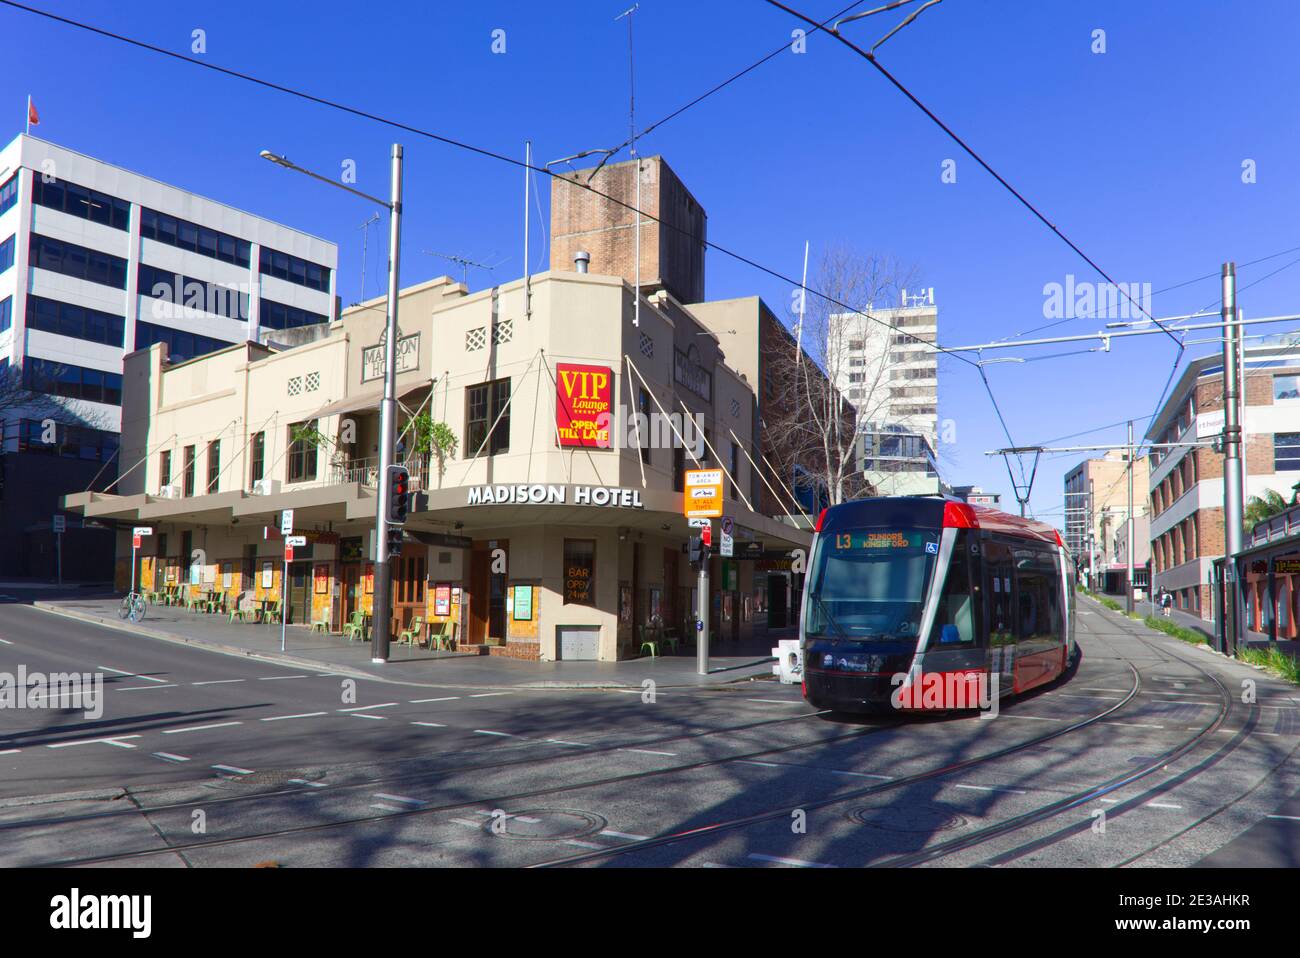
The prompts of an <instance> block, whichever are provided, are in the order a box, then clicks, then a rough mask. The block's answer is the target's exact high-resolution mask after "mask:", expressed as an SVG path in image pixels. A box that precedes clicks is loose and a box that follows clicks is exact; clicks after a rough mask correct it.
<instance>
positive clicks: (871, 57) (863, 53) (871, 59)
mask: <svg viewBox="0 0 1300 958" xmlns="http://www.w3.org/2000/svg"><path fill="white" fill-rule="evenodd" d="M766 2H767V3H769V4H771V5H772V6H774V7H777V8H779V9H781V10H784V11H785V12H786V13H788V14H790V15H791V16H794V17H798V18H799V19H800V20H802V21H804V22H805V23H809V24H811V23H815V22H816V21H814V20H812V19H810V18H809V17H807V16H805V15H804V14H802V13H800V12H799V11H798V10H794V9H792V8H791V7H788V6H786V5H785V4H784V3H781V2H780V0H766ZM918 12H919V11H918ZM830 33H831V36H833V37H834V38H835V39H836V40H839V41H840V43H843V44H844V45H845V46H846V47H848V48H849V49H850V50H852V51H853V52H854V53H856V54H857V55H858V56H860V57H862V58H863V59H864V60H866V61H867V62H868V63H870V64H871V65H872V66H873V67H875V68H876V70H877V71H879V72H880V74H881V76H883V77H884V78H885V79H886V80H888V81H889V82H890V83H891V84H893V85H894V87H895V88H896V89H897V90H898V91H899V92H900V93H902V94H903V95H904V96H905V97H907V98H908V99H909V100H910V101H912V103H913V105H915V106H916V108H917V109H919V110H920V111H921V112H922V113H924V114H925V115H926V116H927V117H929V118H930V120H931V121H932V122H933V123H934V124H935V125H936V126H938V127H939V129H941V130H943V132H944V133H946V134H947V135H948V137H949V139H951V140H952V141H953V142H954V143H956V144H957V145H958V146H959V147H961V148H962V150H964V151H965V152H966V154H967V155H968V156H970V157H971V159H973V160H974V161H975V162H976V163H978V164H979V165H980V166H981V167H983V168H984V171H985V172H987V173H988V174H989V175H990V176H992V177H993V178H994V179H995V180H997V181H998V183H1000V184H1001V185H1002V187H1003V188H1004V189H1005V190H1006V191H1007V192H1008V193H1010V194H1011V195H1012V196H1014V197H1015V198H1016V199H1017V200H1018V201H1019V202H1020V204H1021V205H1022V206H1024V207H1025V209H1027V210H1029V212H1031V213H1032V214H1033V215H1034V216H1035V217H1036V218H1037V219H1038V220H1039V221H1040V222H1042V224H1043V225H1044V226H1046V227H1047V228H1048V229H1050V230H1051V231H1052V232H1053V233H1055V234H1056V236H1057V237H1058V238H1059V239H1060V240H1061V241H1062V242H1063V243H1065V245H1066V246H1068V247H1070V249H1072V250H1074V252H1075V253H1076V254H1078V256H1079V257H1080V258H1081V259H1082V260H1083V261H1084V262H1085V263H1087V264H1088V265H1089V266H1091V267H1092V268H1093V269H1094V270H1096V272H1097V274H1098V275H1100V276H1101V277H1102V278H1103V279H1105V280H1106V282H1108V283H1110V284H1111V285H1112V286H1114V287H1115V288H1116V289H1118V290H1120V291H1121V292H1122V293H1123V294H1124V296H1125V298H1126V299H1128V301H1129V302H1130V303H1132V304H1133V305H1134V306H1136V307H1137V308H1138V309H1139V310H1140V311H1141V312H1142V313H1143V314H1144V315H1145V316H1146V317H1147V318H1148V319H1150V320H1151V321H1152V322H1153V323H1155V324H1156V325H1157V326H1159V327H1160V328H1161V329H1162V330H1164V331H1165V333H1166V334H1167V335H1168V336H1169V338H1170V339H1172V340H1173V341H1174V342H1178V337H1176V336H1175V335H1174V334H1173V333H1172V332H1170V331H1169V329H1168V328H1167V327H1165V326H1164V325H1163V324H1162V323H1161V322H1160V321H1159V320H1157V319H1156V318H1155V317H1154V316H1152V315H1151V313H1150V312H1149V311H1148V310H1147V308H1146V307H1145V306H1143V305H1142V304H1141V303H1139V302H1138V301H1137V300H1136V299H1134V298H1133V296H1132V294H1131V293H1129V292H1128V290H1126V289H1124V287H1122V286H1120V285H1119V284H1118V283H1116V282H1115V281H1114V280H1113V279H1111V278H1110V274H1109V273H1107V272H1106V271H1105V270H1104V269H1102V268H1101V266H1100V265H1099V264H1098V263H1097V261H1096V260H1094V259H1093V258H1092V257H1091V256H1089V255H1088V254H1087V253H1085V252H1084V251H1083V250H1082V249H1081V248H1080V247H1079V246H1078V245H1077V244H1076V243H1075V242H1074V241H1073V240H1071V239H1070V238H1069V237H1068V236H1066V235H1065V234H1064V233H1063V232H1061V230H1060V229H1059V228H1058V227H1057V226H1056V224H1055V223H1053V222H1052V221H1051V220H1049V219H1048V218H1047V217H1046V216H1045V215H1044V214H1043V213H1042V212H1041V211H1040V210H1039V209H1038V207H1036V206H1034V204H1033V203H1031V202H1030V201H1029V200H1028V199H1027V198H1026V197H1025V196H1024V194H1023V193H1021V192H1020V191H1019V190H1017V189H1016V188H1015V187H1014V186H1012V185H1011V183H1009V182H1008V181H1007V179H1006V178H1005V177H1004V176H1002V174H1001V173H999V172H998V171H997V170H995V169H994V168H993V167H992V166H991V165H990V164H989V163H988V161H986V160H985V159H984V158H983V157H982V156H980V155H979V154H978V153H976V152H975V150H974V149H973V148H972V147H971V146H970V144H968V143H967V142H966V141H965V140H963V139H962V138H961V137H960V136H958V135H957V133H956V132H954V131H953V129H952V128H951V127H950V126H948V124H946V123H944V122H943V120H941V119H939V117H938V115H937V114H936V113H935V112H934V111H933V110H931V109H930V108H929V107H928V106H926V105H925V104H924V103H922V102H921V100H920V99H919V98H918V97H917V96H916V94H914V93H913V92H912V91H911V90H909V89H908V88H907V87H906V86H904V85H903V83H902V81H900V80H899V79H898V78H897V77H895V76H894V75H893V74H892V73H890V72H889V70H887V69H885V67H884V66H883V65H882V64H881V63H880V61H879V60H878V59H876V56H875V54H874V53H872V52H868V51H867V50H863V49H862V48H861V47H860V46H858V45H857V44H856V43H854V42H853V41H852V40H849V39H848V38H847V37H845V36H844V35H843V34H841V33H840V32H839V31H838V30H835V29H832V30H831V31H830ZM878 45H879V44H877V46H878ZM873 49H874V47H873Z"/></svg>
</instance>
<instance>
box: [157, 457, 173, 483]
mask: <svg viewBox="0 0 1300 958" xmlns="http://www.w3.org/2000/svg"><path fill="white" fill-rule="evenodd" d="M171 484H172V451H171V450H170V449H164V450H163V451H162V452H160V453H158V488H159V489H162V488H164V487H166V486H170V485H171Z"/></svg>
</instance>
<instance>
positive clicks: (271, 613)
mask: <svg viewBox="0 0 1300 958" xmlns="http://www.w3.org/2000/svg"><path fill="white" fill-rule="evenodd" d="M283 618H284V601H283V600H281V599H276V600H275V605H273V606H271V607H270V608H269V609H267V610H266V614H265V615H264V616H263V617H262V621H263V622H273V623H275V624H276V625H279V624H280V620H281V619H283Z"/></svg>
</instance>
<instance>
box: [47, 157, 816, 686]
mask: <svg viewBox="0 0 1300 958" xmlns="http://www.w3.org/2000/svg"><path fill="white" fill-rule="evenodd" d="M637 167H638V164H637V162H635V161H630V162H628V163H621V164H612V165H610V166H607V167H606V168H605V169H603V170H601V171H600V173H599V174H598V176H597V177H596V179H595V180H594V181H593V185H594V186H595V187H596V188H597V189H600V190H601V191H603V192H606V193H610V194H612V195H615V196H620V195H627V196H633V195H635V179H634V177H635V175H637ZM639 168H640V175H641V177H642V187H643V197H644V202H645V208H646V209H647V210H648V211H649V212H650V213H651V214H653V215H655V216H657V217H661V218H662V219H663V220H664V221H665V222H668V223H671V224H674V225H677V226H680V227H681V228H680V229H672V228H669V227H664V228H662V229H661V227H660V224H659V223H658V222H656V221H655V220H653V219H649V218H646V219H644V220H643V223H642V227H641V229H642V235H641V250H642V258H641V270H640V275H641V277H642V285H641V290H640V295H641V300H640V309H639V322H638V316H637V313H638V310H637V309H636V300H635V296H636V295H637V290H636V289H635V287H634V283H633V278H634V276H635V275H636V270H635V263H634V262H633V260H632V256H631V250H632V249H633V248H634V243H633V239H634V229H635V227H634V225H633V221H632V219H631V217H632V214H631V212H630V211H628V210H626V209H624V208H622V207H618V206H617V205H616V204H612V203H610V202H609V201H607V200H602V199H601V198H599V197H596V196H594V195H593V194H591V193H590V192H588V191H586V190H584V189H582V188H580V186H579V185H577V184H578V183H581V182H586V176H587V175H588V172H589V171H582V173H581V174H574V175H570V176H568V177H566V178H561V179H558V180H556V181H555V184H554V188H553V194H552V213H551V226H552V230H551V235H552V237H553V239H552V250H551V264H550V265H551V269H550V270H549V271H548V272H545V273H540V274H537V275H533V276H531V277H527V278H522V279H516V280H514V281H513V282H508V283H505V284H503V285H500V286H494V287H492V288H489V289H483V290H480V291H477V292H470V291H469V290H468V289H467V288H466V286H464V285H462V284H460V283H457V282H454V281H452V280H450V279H448V278H447V277H439V278H435V279H432V280H430V281H427V282H421V283H419V284H416V285H412V286H409V287H407V288H406V289H404V290H403V291H402V292H401V296H400V305H399V327H400V331H399V336H398V343H397V348H396V355H397V398H398V403H399V405H398V409H399V415H398V431H399V434H400V439H399V445H398V460H399V461H401V462H404V463H405V464H406V465H407V466H408V468H409V469H410V472H411V477H412V489H413V490H414V496H413V502H412V509H411V511H410V514H409V518H408V521H407V524H406V527H405V538H404V541H403V544H402V548H401V554H400V557H398V558H395V559H394V560H393V563H394V565H393V579H394V581H393V610H392V623H391V625H392V627H393V629H394V633H393V634H394V635H396V634H397V631H399V630H401V629H403V628H406V627H408V625H409V624H410V623H411V621H412V620H413V619H414V618H415V617H416V616H419V617H420V618H421V619H422V620H423V621H424V622H425V623H430V622H433V623H439V624H441V623H450V632H451V634H452V635H454V637H455V639H456V643H457V647H458V649H459V650H460V651H477V652H480V653H490V654H495V655H507V656H511V657H515V658H521V659H533V660H546V661H549V660H556V659H599V660H604V661H612V660H616V659H619V658H625V657H628V656H633V655H636V654H638V653H639V651H640V641H641V627H645V626H656V625H662V626H664V627H667V628H676V629H678V630H680V631H682V632H683V634H684V630H685V629H686V628H687V627H688V626H689V623H690V619H691V615H692V610H693V608H694V601H695V592H694V590H695V584H696V581H697V579H696V576H695V574H694V572H693V571H692V569H691V567H690V564H689V562H688V559H687V555H686V553H685V544H686V542H687V540H688V537H689V536H690V534H691V532H692V530H691V529H690V528H689V526H688V521H687V519H686V518H685V517H684V516H683V508H682V504H683V481H684V480H683V473H684V471H685V470H686V469H690V468H698V467H703V468H711V469H721V470H723V471H724V474H725V476H726V480H725V488H724V503H725V512H726V515H727V517H728V518H729V520H730V523H729V524H730V525H731V527H732V529H733V536H732V538H733V544H732V551H733V553H734V554H733V556H732V557H730V558H721V557H717V556H716V551H717V543H718V535H717V532H718V531H719V530H718V529H717V528H716V527H715V540H714V541H715V558H714V559H713V560H712V570H711V572H712V575H711V579H710V582H711V592H712V595H711V596H710V601H711V604H712V610H713V611H712V617H711V618H712V625H713V634H714V636H715V642H718V643H720V645H719V646H718V647H719V648H725V643H726V641H727V640H730V639H740V638H743V637H745V636H748V635H750V634H751V632H752V630H753V629H754V627H755V625H756V624H758V623H766V622H768V621H769V617H771V620H772V622H773V623H774V624H776V625H784V624H787V623H788V622H789V621H791V620H792V618H793V611H794V610H795V609H797V606H798V591H799V588H800V578H801V577H800V576H799V575H797V574H796V572H797V569H798V566H797V560H796V559H792V556H797V553H796V552H795V550H798V549H802V548H806V547H807V545H808V543H809V541H810V535H809V532H808V527H809V522H808V520H807V518H806V517H805V516H804V515H803V514H802V511H801V510H800V508H799V506H798V505H797V504H795V503H793V502H791V501H789V499H788V498H787V497H786V496H785V494H784V491H783V487H784V486H785V485H787V484H788V482H789V480H788V478H786V479H783V478H782V475H781V471H780V470H777V469H774V468H769V466H768V465H767V463H768V462H769V461H771V460H770V459H769V457H771V456H772V455H773V450H771V449H768V448H767V447H766V446H765V444H764V442H763V434H762V430H761V427H760V417H761V407H760V395H759V394H760V392H761V391H760V390H756V388H755V387H756V384H757V382H758V380H759V379H760V378H761V376H762V375H763V370H762V356H761V349H760V346H759V343H760V341H761V340H760V337H759V336H758V335H757V333H755V330H756V329H757V328H758V327H759V325H760V322H761V316H762V315H763V314H764V311H765V309H766V308H765V307H763V306H762V304H761V301H760V300H758V299H757V297H755V298H753V299H752V300H748V301H738V302H736V303H732V304H731V305H730V306H729V307H728V308H727V309H726V310H710V309H709V308H707V305H708V304H703V303H701V301H702V300H703V288H704V247H703V244H702V243H700V242H699V241H698V240H695V239H693V238H692V237H693V236H694V237H702V236H703V233H704V227H705V216H704V211H703V209H701V208H700V206H699V205H698V204H697V203H696V202H695V200H694V198H693V197H692V196H691V195H690V194H689V192H687V190H686V189H685V187H684V186H683V185H682V184H681V182H680V181H679V180H678V179H677V178H676V176H675V175H674V174H673V172H672V170H671V169H669V167H668V166H667V164H665V163H664V162H663V161H662V159H660V158H658V157H654V158H645V159H642V160H640V161H639ZM325 252H327V251H324V250H323V251H321V255H324V253H325ZM253 259H254V262H255V261H256V256H254V257H253ZM316 261H317V262H319V261H320V260H319V259H318V260H316ZM329 265H331V266H332V265H333V261H332V260H331V261H330V263H329ZM286 285H288V284H286ZM693 304H694V308H693ZM710 321H712V322H713V323H714V324H716V325H719V326H722V325H724V324H725V326H726V328H725V329H715V328H712V327H711V325H710ZM384 329H385V307H384V301H383V299H376V300H371V301H368V302H363V303H360V304H358V305H356V306H354V307H352V308H350V309H347V310H344V311H343V312H342V313H341V315H340V316H339V318H338V319H337V320H334V321H331V322H328V323H323V324H319V323H313V324H310V328H309V329H306V330H290V331H289V332H291V333H294V335H293V336H290V335H288V334H287V333H286V334H284V335H281V336H279V337H278V338H277V336H276V335H274V334H272V335H269V336H263V337H261V339H262V340H263V341H261V342H259V341H257V338H256V337H248V338H245V337H233V336H232V337H228V338H231V339H235V340H236V341H234V342H232V343H230V344H228V345H224V344H219V345H218V346H217V348H214V349H212V350H211V351H208V352H206V353H205V354H203V355H192V354H189V353H182V354H181V355H178V354H177V350H176V349H175V347H174V344H173V343H172V342H170V341H168V340H167V339H165V338H163V339H160V340H159V341H155V342H150V341H145V340H141V339H140V338H139V337H138V336H137V338H136V340H135V345H136V347H137V348H135V350H134V351H131V352H129V353H128V354H127V355H126V356H125V359H124V362H123V370H122V382H121V403H122V405H121V451H120V457H119V458H120V463H121V466H120V478H119V479H118V481H117V484H116V485H115V486H114V488H112V489H111V490H110V491H105V492H96V491H90V492H84V493H77V494H74V495H71V496H68V497H67V498H66V500H65V502H66V505H67V507H68V508H69V509H74V510H77V511H81V512H83V513H84V515H85V516H87V517H93V518H96V519H99V520H103V521H115V522H116V523H117V524H118V529H119V532H118V540H117V556H118V559H117V562H118V568H117V578H118V584H119V587H120V588H124V587H125V585H126V583H127V581H128V579H129V563H130V562H131V557H132V555H133V550H132V548H131V536H130V531H131V528H132V527H133V526H137V525H140V526H149V527H150V528H151V529H152V535H150V536H149V537H147V538H144V539H143V540H142V541H141V548H140V550H139V551H138V552H137V553H134V554H135V556H136V562H137V566H138V568H137V570H136V575H137V582H138V583H140V587H141V588H142V589H144V590H155V589H162V588H163V587H164V586H165V585H167V586H178V587H180V589H181V590H183V591H184V590H190V591H193V592H198V591H205V592H206V591H217V592H219V593H221V595H222V596H223V598H224V600H225V602H226V604H227V606H233V605H236V604H239V605H244V606H245V607H247V606H249V605H251V604H252V603H254V602H257V601H258V600H266V599H272V600H274V599H281V598H283V597H284V592H283V588H284V585H285V583H284V582H282V569H283V562H282V557H283V554H284V543H283V540H282V536H281V532H280V521H279V520H280V516H281V513H282V512H283V511H284V510H290V509H291V510H293V534H295V535H301V536H304V537H305V538H306V541H307V546H306V547H305V548H301V547H300V548H296V549H295V550H294V557H293V561H292V562H291V563H290V564H289V566H288V587H289V588H288V594H287V607H288V610H289V621H290V623H296V624H300V625H306V624H308V623H312V622H323V623H325V628H326V629H328V630H329V631H331V632H340V631H342V629H343V626H344V624H345V623H348V622H350V621H352V619H353V616H354V614H355V613H369V612H370V611H371V608H372V601H373V567H372V564H371V559H372V558H373V555H374V545H375V543H374V536H375V531H374V530H375V512H376V495H377V488H378V482H379V474H378V463H379V447H378V437H379V413H378V406H379V400H380V396H381V392H382V388H383V374H384V367H383V349H382V345H383V342H384ZM279 340H284V341H283V342H282V341H279ZM196 352H197V350H196ZM638 413H640V414H642V416H637V414H638ZM642 430H644V431H642ZM697 435H698V439H696V436H697ZM781 502H784V505H779V506H778V505H774V504H775V503H781ZM716 521H717V520H715V522H716ZM426 634H427V633H426Z"/></svg>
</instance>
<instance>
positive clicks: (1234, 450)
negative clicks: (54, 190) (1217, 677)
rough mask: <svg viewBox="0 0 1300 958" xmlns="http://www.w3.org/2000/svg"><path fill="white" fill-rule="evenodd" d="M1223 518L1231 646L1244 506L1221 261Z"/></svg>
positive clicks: (1232, 278)
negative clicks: (1229, 577) (1227, 569)
mask: <svg viewBox="0 0 1300 958" xmlns="http://www.w3.org/2000/svg"><path fill="white" fill-rule="evenodd" d="M1222 276H1223V314H1222V315H1223V520H1224V531H1225V533H1226V535H1225V538H1224V544H1225V546H1226V547H1227V548H1226V549H1225V553H1226V555H1227V560H1226V563H1225V565H1226V566H1228V567H1229V568H1231V569H1232V573H1233V574H1232V579H1231V580H1230V581H1229V582H1227V583H1226V589H1225V596H1224V611H1225V615H1226V616H1227V621H1228V622H1231V623H1232V631H1231V635H1232V638H1233V645H1234V649H1232V650H1225V651H1228V652H1229V654H1231V652H1232V651H1235V644H1236V638H1237V631H1238V623H1239V622H1240V619H1239V617H1238V613H1239V611H1240V601H1241V600H1240V593H1239V591H1238V586H1237V575H1236V569H1235V568H1234V566H1235V560H1236V556H1237V554H1238V553H1239V552H1241V550H1242V546H1243V542H1242V540H1243V538H1244V530H1243V528H1242V523H1243V522H1244V517H1243V512H1244V509H1245V502H1244V492H1245V490H1244V488H1243V476H1242V468H1241V418H1240V414H1241V407H1240V405H1239V402H1240V395H1241V380H1240V378H1239V372H1240V369H1241V367H1240V365H1239V363H1238V352H1239V350H1240V347H1241V340H1240V336H1241V329H1240V327H1238V326H1237V323H1236V319H1237V265H1236V264H1235V263H1224V264H1223V274H1222Z"/></svg>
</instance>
